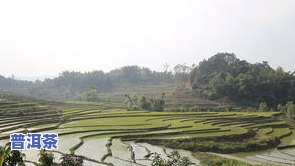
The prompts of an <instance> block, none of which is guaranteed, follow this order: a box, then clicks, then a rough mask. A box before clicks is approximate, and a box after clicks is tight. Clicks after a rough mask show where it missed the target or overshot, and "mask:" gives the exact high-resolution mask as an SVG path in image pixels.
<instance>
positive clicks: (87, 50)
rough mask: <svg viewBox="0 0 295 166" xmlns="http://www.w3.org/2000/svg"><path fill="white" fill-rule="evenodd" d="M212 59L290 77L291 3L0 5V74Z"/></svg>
mask: <svg viewBox="0 0 295 166" xmlns="http://www.w3.org/2000/svg"><path fill="white" fill-rule="evenodd" d="M217 52H233V53H235V54H236V55H238V57H240V58H241V59H246V60H248V61H250V62H260V61H262V60H266V61H269V63H270V64H271V65H272V66H274V67H277V66H282V67H283V68H284V69H286V70H292V71H294V70H295V65H294V64H295V0H177V1H173V0H167V1H164V0H154V1H153V0H146V1H143V0H134V1H130V0H118V1H113V0H105V1H98V0H94V1H90V0H84V1H82V0H80V1H75V0H50V1H42V0H36V1H30V0H26V1H24V0H13V1H10V0H6V1H4V0H3V1H0V75H5V76H10V75H11V74H15V75H16V76H40V75H57V74H58V73H59V72H61V71H63V70H79V71H89V70H95V69H96V70H98V69H101V70H104V71H109V70H111V69H114V68H117V67H121V66H124V65H133V64H137V65H140V66H145V67H150V68H152V69H154V70H163V64H164V63H166V62H167V63H168V64H170V65H171V66H173V65H176V64H178V63H187V64H192V63H198V62H199V61H201V60H202V59H204V58H208V57H210V56H212V55H214V54H216V53H217Z"/></svg>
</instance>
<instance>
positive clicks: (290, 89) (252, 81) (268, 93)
mask: <svg viewBox="0 0 295 166" xmlns="http://www.w3.org/2000/svg"><path fill="white" fill-rule="evenodd" d="M188 82H189V83H190V85H191V87H192V89H193V90H194V91H195V93H196V94H197V95H199V96H202V97H207V98H210V99H218V98H223V97H228V98H229V99H230V100H233V101H237V102H240V103H244V104H248V105H258V104H259V103H260V102H266V103H267V104H268V105H270V106H276V105H278V104H285V103H287V102H288V101H294V100H295V74H294V72H293V73H291V72H286V71H284V70H283V69H282V68H281V67H278V68H277V69H273V68H272V67H271V66H270V65H269V64H268V62H266V61H263V62H261V63H255V64H251V63H249V62H247V61H245V60H240V59H239V58H237V57H236V56H235V54H229V53H218V54H216V55H214V56H213V57H211V58H209V59H207V60H203V61H201V62H200V63H199V65H198V66H196V67H195V68H194V69H193V70H192V71H191V72H190V74H189V76H188Z"/></svg>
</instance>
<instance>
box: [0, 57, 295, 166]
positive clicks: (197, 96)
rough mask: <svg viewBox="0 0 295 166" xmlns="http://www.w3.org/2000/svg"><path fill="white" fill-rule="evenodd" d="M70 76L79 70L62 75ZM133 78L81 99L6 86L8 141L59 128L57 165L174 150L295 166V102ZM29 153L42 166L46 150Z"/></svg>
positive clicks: (139, 163) (185, 157) (131, 159)
mask: <svg viewBox="0 0 295 166" xmlns="http://www.w3.org/2000/svg"><path fill="white" fill-rule="evenodd" d="M228 56H233V55H231V54H217V55H215V56H214V57H213V58H211V59H209V60H208V61H204V63H206V62H208V63H209V62H210V61H211V60H212V59H214V58H219V57H228ZM233 57H234V56H233ZM249 65H250V64H249ZM214 66H215V65H214ZM215 67H216V66H215ZM124 69H126V68H123V69H120V70H124ZM129 69H130V68H129ZM131 69H133V70H142V69H141V68H137V67H135V68H134V67H131ZM197 70H201V69H200V68H198V69H197ZM269 70H270V72H277V71H276V70H273V69H271V68H269ZM128 72H131V70H128ZM193 72H194V71H191V74H190V76H187V77H192V75H193V74H192V73H193ZM66 74H74V73H64V75H61V76H60V77H59V78H57V79H62V78H61V77H67V75H66ZM128 74H129V73H128ZM163 75H166V73H164V74H163ZM286 75H287V74H286ZM214 78H215V77H213V79H214ZM161 79H162V78H161ZM186 79H187V78H186ZM211 79H212V78H211ZM237 79H238V78H237ZM55 81H56V82H58V81H59V80H55ZM71 82H73V81H72V80H71ZM195 82H197V80H195ZM210 82H211V81H210ZM130 84H131V83H129V85H128V84H126V82H125V83H124V84H122V85H120V86H115V87H114V88H113V89H112V91H104V92H101V93H99V92H97V91H96V89H94V88H90V89H88V90H87V91H86V92H84V93H83V94H82V95H81V97H80V98H79V99H77V100H71V99H73V98H71V97H69V99H70V100H61V99H60V100H57V99H54V100H53V99H50V100H49V99H48V100H45V99H37V98H35V97H29V96H25V95H17V94H10V93H7V92H1V99H0V115H1V119H0V125H1V127H0V140H1V142H0V143H1V144H0V145H1V146H3V147H4V146H5V144H6V143H8V142H9V138H10V136H9V135H10V134H11V133H20V132H21V133H28V132H30V133H37V132H46V133H58V134H59V143H58V149H56V150H53V151H50V152H47V153H50V154H51V155H53V156H54V161H55V162H56V163H58V162H59V161H60V160H59V159H60V158H62V156H64V155H65V154H71V155H74V156H79V157H80V158H82V159H83V164H84V165H86V166H103V165H110V166H112V165H116V166H117V165H118V166H129V165H134V166H145V165H153V164H154V165H156V162H155V159H159V160H161V161H168V160H169V159H170V158H171V156H173V155H172V154H174V157H175V156H176V157H178V160H179V161H180V160H181V161H187V165H210V166H211V165H212V166H213V165H241V166H243V165H274V166H289V165H295V134H294V132H295V129H294V126H293V120H294V119H293V118H294V112H292V111H294V108H295V105H294V104H293V103H292V102H288V103H286V104H285V105H278V106H277V107H272V106H271V105H268V104H267V103H266V102H260V103H258V105H256V106H255V104H253V103H255V102H253V101H251V100H250V99H249V100H247V99H248V98H247V99H245V98H244V97H242V96H239V100H240V101H237V100H233V99H231V100H230V98H233V96H230V97H228V98H227V99H224V98H220V97H218V96H216V95H217V94H216V93H222V92H220V91H219V90H217V91H215V92H214V90H216V89H215V88H219V87H209V86H214V84H211V83H210V85H208V87H207V88H204V87H193V88H189V86H188V84H185V82H181V83H175V82H173V81H172V82H171V81H163V80H160V81H159V80H157V81H150V82H145V83H142V84H138V83H136V84H133V85H132V86H130ZM193 84H194V83H193ZM237 85H238V84H237ZM291 85H292V87H293V86H294V83H293V82H291ZM193 86H196V85H193ZM264 86H265V85H264ZM285 86H288V84H287V85H286V84H285ZM71 87H73V86H71ZM226 88H227V87H223V86H222V89H223V90H224V89H226ZM270 88H273V87H270ZM293 88H294V87H293ZM97 89H98V88H97ZM232 90H233V89H231V91H232ZM212 92H214V93H215V94H214V95H215V96H214V99H211V98H212V96H211V97H210V96H209V95H210V94H211V95H212ZM63 93H64V92H62V93H61V95H63ZM292 93H293V92H292ZM93 94H94V95H93ZM133 94H135V95H133ZM226 94H227V95H229V93H226ZM205 95H208V96H207V97H206V96H205ZM257 95H258V94H257ZM32 96H34V94H33V95H32ZM155 96H157V97H155ZM286 97H287V96H286ZM291 97H292V95H291ZM293 97H294V96H293ZM281 99H282V98H281ZM288 99H290V97H289V98H288ZM242 101H243V102H244V103H243V102H242ZM265 101H267V98H265ZM272 102H274V103H275V102H276V101H272ZM249 103H252V106H251V104H249ZM289 114H290V115H289ZM289 116H291V117H289ZM175 152H176V153H175ZM22 153H24V154H25V157H24V162H25V164H26V165H40V163H39V162H40V159H39V157H40V154H39V153H41V152H39V151H38V150H35V151H34V150H30V151H29V150H24V151H22ZM153 156H154V158H153ZM155 156H156V158H155ZM157 157H158V158H157ZM175 161H176V160H175ZM179 161H177V162H179ZM162 164H163V163H162ZM175 165H180V164H175Z"/></svg>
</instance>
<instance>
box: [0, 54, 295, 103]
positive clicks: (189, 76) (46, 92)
mask: <svg viewBox="0 0 295 166" xmlns="http://www.w3.org/2000/svg"><path fill="white" fill-rule="evenodd" d="M185 83H187V84H189V85H190V86H191V90H189V89H187V90H186V91H188V92H187V93H188V95H182V94H175V92H174V91H176V92H178V90H177V87H178V86H179V85H180V84H185ZM173 87H175V88H173ZM0 89H1V90H3V91H12V92H17V93H23V94H27V95H32V96H34V97H39V98H45V99H46V98H49V99H63V100H85V101H100V100H101V101H118V102H122V99H124V98H125V97H124V95H125V94H130V93H133V94H136V93H141V94H143V95H147V96H149V94H150V96H154V95H159V94H162V93H169V91H170V93H173V94H174V95H176V96H185V98H186V99H188V98H193V96H194V97H195V98H206V99H210V100H219V99H224V100H226V101H235V102H236V103H238V104H243V105H250V106H251V105H252V106H257V105H258V104H259V103H260V102H266V103H267V104H268V105H269V106H276V105H278V104H286V103H287V102H288V101H294V100H295V75H294V72H293V73H292V72H287V71H284V70H283V69H282V68H280V67H279V68H277V69H274V68H272V67H271V66H270V65H269V64H268V62H266V61H263V62H261V63H255V64H251V63H249V62H247V61H245V60H240V59H239V58H237V57H236V56H235V55H234V54H229V53H218V54H216V55H214V56H212V57H211V58H209V59H207V60H203V61H201V62H200V63H199V64H198V65H196V66H195V67H190V66H187V65H185V64H179V65H177V66H175V67H174V69H173V71H172V70H170V71H169V70H167V69H166V70H165V71H163V72H157V71H152V70H150V69H148V68H144V67H138V66H125V67H122V68H119V69H115V70H112V71H110V72H107V73H106V72H103V71H92V72H85V73H81V72H75V71H64V72H62V73H60V75H59V76H58V77H56V78H54V79H46V80H45V81H36V82H29V81H21V80H15V79H13V78H5V77H2V76H1V77H0ZM175 89H176V90H175ZM189 91H191V92H189ZM102 99H103V100H102ZM224 100H223V101H224ZM179 101H185V100H182V99H179ZM192 104H193V103H192ZM193 105H194V104H193Z"/></svg>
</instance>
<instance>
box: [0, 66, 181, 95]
mask: <svg viewBox="0 0 295 166" xmlns="http://www.w3.org/2000/svg"><path fill="white" fill-rule="evenodd" d="M174 81H175V76H174V75H173V74H172V72H167V71H166V72H156V71H151V70H150V69H148V68H143V67H138V66H125V67H122V68H119V69H115V70H112V71H110V72H108V73H105V72H103V71H92V72H85V73H82V72H75V71H64V72H62V73H60V75H59V76H58V77H56V78H54V79H46V80H45V81H36V82H30V81H21V80H16V79H13V78H5V77H3V76H1V77H0V89H1V90H3V91H11V92H16V93H23V94H28V95H32V96H35V97H41V98H52V99H72V100H74V99H80V98H87V97H91V95H96V93H106V92H112V91H116V90H118V88H120V87H123V86H126V85H128V86H130V87H132V86H134V85H142V84H158V83H172V82H174ZM92 97H93V96H92Z"/></svg>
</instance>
